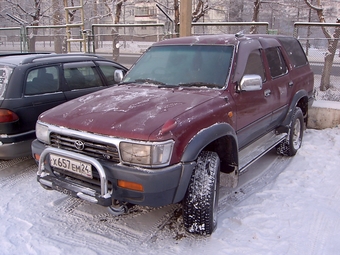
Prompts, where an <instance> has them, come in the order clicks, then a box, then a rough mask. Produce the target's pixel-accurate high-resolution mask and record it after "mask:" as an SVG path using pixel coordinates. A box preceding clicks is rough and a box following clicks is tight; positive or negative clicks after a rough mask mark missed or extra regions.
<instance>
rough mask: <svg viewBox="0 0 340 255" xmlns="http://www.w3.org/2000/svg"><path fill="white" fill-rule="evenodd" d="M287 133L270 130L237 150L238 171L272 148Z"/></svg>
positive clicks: (243, 169)
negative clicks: (276, 132)
mask: <svg viewBox="0 0 340 255" xmlns="http://www.w3.org/2000/svg"><path fill="white" fill-rule="evenodd" d="M287 135H288V134H287V133H282V134H278V135H277V134H275V131H272V132H270V133H268V134H266V135H265V136H263V137H261V138H260V139H258V140H257V141H255V142H254V143H252V144H250V145H249V146H247V147H245V148H244V149H242V150H241V151H240V152H239V171H240V174H242V172H244V171H245V169H246V168H247V167H248V166H250V165H251V164H252V163H254V162H255V161H256V160H258V159H259V158H260V157H262V156H263V155H264V154H266V153H267V152H268V151H270V150H271V149H273V148H274V147H275V146H276V145H277V144H279V143H280V142H282V141H283V140H284V139H286V137H287Z"/></svg>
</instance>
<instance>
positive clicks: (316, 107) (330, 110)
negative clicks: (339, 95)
mask: <svg viewBox="0 0 340 255" xmlns="http://www.w3.org/2000/svg"><path fill="white" fill-rule="evenodd" d="M338 125H340V102H335V101H325V100H315V101H314V102H313V105H312V108H311V109H309V115H308V123H307V128H314V129H325V128H333V127H336V126H338Z"/></svg>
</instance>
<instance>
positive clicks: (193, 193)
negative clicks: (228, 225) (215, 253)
mask: <svg viewBox="0 0 340 255" xmlns="http://www.w3.org/2000/svg"><path fill="white" fill-rule="evenodd" d="M219 182H220V159H219V157H218V155H217V153H215V152H211V151H203V152H201V154H200V155H199V157H198V159H197V164H196V167H195V168H194V171H193V174H192V176H191V180H190V183H189V187H188V190H187V193H186V195H185V198H184V200H183V222H184V227H185V228H186V230H187V231H188V232H190V233H195V234H200V235H209V234H211V233H212V232H213V231H214V229H215V227H216V224H217V206H218V195H219Z"/></svg>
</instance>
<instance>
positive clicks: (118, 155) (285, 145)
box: [32, 34, 314, 235]
mask: <svg viewBox="0 0 340 255" xmlns="http://www.w3.org/2000/svg"><path fill="white" fill-rule="evenodd" d="M116 77H117V78H119V77H123V74H122V73H121V72H120V71H116ZM313 86H314V75H313V72H312V71H311V69H310V66H309V63H308V60H307V58H306V56H305V53H304V51H303V49H302V47H301V45H300V43H299V41H298V40H297V39H295V38H293V37H287V36H275V35H242V34H236V35H206V36H192V37H183V38H174V39H169V40H164V41H161V42H158V43H155V44H154V45H153V46H151V47H150V48H149V49H148V50H147V51H146V52H145V53H144V54H143V55H142V56H141V57H140V59H139V60H138V61H137V62H136V63H135V64H134V65H133V66H132V68H131V69H130V70H129V72H128V73H127V74H126V75H125V77H124V79H123V80H122V82H121V83H120V84H119V86H116V87H113V88H109V89H106V90H103V91H99V92H95V93H92V94H91V95H88V96H86V97H81V98H78V99H75V100H72V101H69V102H67V103H65V104H63V105H61V106H58V107H56V108H54V109H51V110H48V111H46V112H45V113H44V114H42V115H40V117H39V119H38V122H37V128H36V134H37V140H35V141H33V143H32V154H33V157H34V158H35V159H36V160H37V161H39V167H38V172H37V175H38V176H37V180H38V181H39V183H40V184H41V185H42V186H43V187H45V188H47V189H54V190H57V191H60V192H63V193H64V194H69V195H71V196H75V197H78V198H81V199H85V200H87V201H90V202H92V203H97V204H100V205H103V206H107V207H109V208H110V210H111V211H112V212H114V213H123V212H125V211H126V210H127V208H129V205H130V204H139V205H145V206H164V205H168V204H172V203H182V205H183V206H182V208H183V222H184V226H185V228H186V230H187V231H189V232H192V233H197V234H202V235H206V234H211V233H212V232H213V230H214V229H215V227H216V224H217V207H218V194H219V180H220V174H221V173H222V174H224V175H225V176H224V177H225V178H224V185H227V187H228V188H234V187H236V185H237V183H238V177H239V175H240V174H242V173H243V172H244V171H246V169H247V167H248V166H249V165H250V164H252V163H253V162H254V161H256V160H257V159H259V158H260V157H261V156H262V155H264V154H265V153H266V152H268V151H269V150H271V149H273V148H276V150H277V152H278V153H279V154H282V155H287V156H293V155H295V154H296V152H297V151H298V149H299V148H300V146H301V143H302V138H303V132H304V129H305V127H306V123H307V118H308V110H309V108H310V107H311V105H312V102H313V98H314V97H313V95H314V94H313V90H314V89H313Z"/></svg>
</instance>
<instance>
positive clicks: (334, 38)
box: [304, 0, 340, 91]
mask: <svg viewBox="0 0 340 255" xmlns="http://www.w3.org/2000/svg"><path fill="white" fill-rule="evenodd" d="M304 1H305V2H306V4H307V5H308V6H309V7H310V8H311V9H313V10H314V11H316V13H317V15H318V18H319V21H320V22H322V23H326V19H325V16H324V9H323V8H322V6H321V1H320V0H318V1H317V4H316V5H313V4H312V3H311V1H310V0H304ZM336 23H339V26H337V27H336V28H335V29H334V31H333V33H332V32H331V31H330V30H329V29H327V27H321V28H322V32H323V34H324V36H325V37H326V38H327V39H328V49H327V52H326V54H325V63H324V68H323V71H322V75H321V84H320V90H321V91H325V90H327V89H329V87H330V76H331V68H332V65H333V61H334V56H335V51H336V48H337V45H338V42H339V36H340V19H337V20H336Z"/></svg>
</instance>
